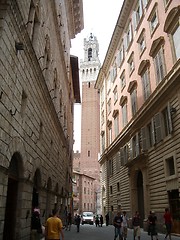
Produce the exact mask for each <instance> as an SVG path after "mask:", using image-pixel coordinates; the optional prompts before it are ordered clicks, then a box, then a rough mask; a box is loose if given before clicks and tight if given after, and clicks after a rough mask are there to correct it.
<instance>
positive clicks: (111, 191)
mask: <svg viewBox="0 0 180 240" xmlns="http://www.w3.org/2000/svg"><path fill="white" fill-rule="evenodd" d="M112 193H113V188H112V186H110V194H112Z"/></svg>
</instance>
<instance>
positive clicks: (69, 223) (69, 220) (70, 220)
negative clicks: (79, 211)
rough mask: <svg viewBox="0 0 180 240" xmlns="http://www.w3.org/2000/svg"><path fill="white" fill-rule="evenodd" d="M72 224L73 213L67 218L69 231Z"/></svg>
mask: <svg viewBox="0 0 180 240" xmlns="http://www.w3.org/2000/svg"><path fill="white" fill-rule="evenodd" d="M71 224H72V217H71V213H70V212H69V213H68V216H67V229H68V230H69V231H70V230H71Z"/></svg>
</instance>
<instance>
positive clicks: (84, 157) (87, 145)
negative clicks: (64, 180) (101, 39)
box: [73, 34, 100, 212]
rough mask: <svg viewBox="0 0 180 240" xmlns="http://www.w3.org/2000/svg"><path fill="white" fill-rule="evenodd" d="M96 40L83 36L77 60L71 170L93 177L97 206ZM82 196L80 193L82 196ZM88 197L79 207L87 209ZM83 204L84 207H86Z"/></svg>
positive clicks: (98, 196)
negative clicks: (77, 129) (77, 112)
mask: <svg viewBox="0 0 180 240" xmlns="http://www.w3.org/2000/svg"><path fill="white" fill-rule="evenodd" d="M98 54H99V44H98V40H97V38H96V37H95V36H94V35H93V34H90V36H89V38H87V39H84V59H83V60H81V61H80V77H81V81H82V108H81V109H82V110H81V116H82V120H81V153H80V155H79V156H78V155H77V153H76V154H75V155H74V163H73V168H74V170H75V169H76V170H77V169H79V172H80V173H83V174H84V175H87V176H89V177H92V178H94V179H95V180H94V181H95V183H94V192H95V193H96V200H95V201H96V203H95V204H96V210H95V212H97V209H98V211H100V206H98V205H97V203H98V202H99V201H98V199H99V198H100V194H99V192H100V191H99V190H100V165H99V162H98V156H99V151H100V145H99V144H100V139H99V131H100V129H99V127H100V125H99V92H98V91H97V89H95V88H94V85H95V82H96V79H97V76H98V72H99V69H100V61H99V57H98ZM82 197H83V196H82ZM88 201H89V200H88V198H82V206H81V209H82V210H83V211H86V210H87V206H88V204H89V202H88ZM85 206H86V207H85Z"/></svg>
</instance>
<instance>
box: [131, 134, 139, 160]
mask: <svg viewBox="0 0 180 240" xmlns="http://www.w3.org/2000/svg"><path fill="white" fill-rule="evenodd" d="M130 145H131V147H130V156H131V159H133V158H136V157H137V156H139V154H140V137H139V133H136V135H135V136H134V137H133V138H132V139H131V141H130Z"/></svg>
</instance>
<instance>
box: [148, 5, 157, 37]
mask: <svg viewBox="0 0 180 240" xmlns="http://www.w3.org/2000/svg"><path fill="white" fill-rule="evenodd" d="M148 21H149V26H150V31H151V34H152V33H154V31H155V30H156V28H157V26H158V13H157V4H155V7H154V9H153V10H152V12H151V14H150V16H149V18H148Z"/></svg>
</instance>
